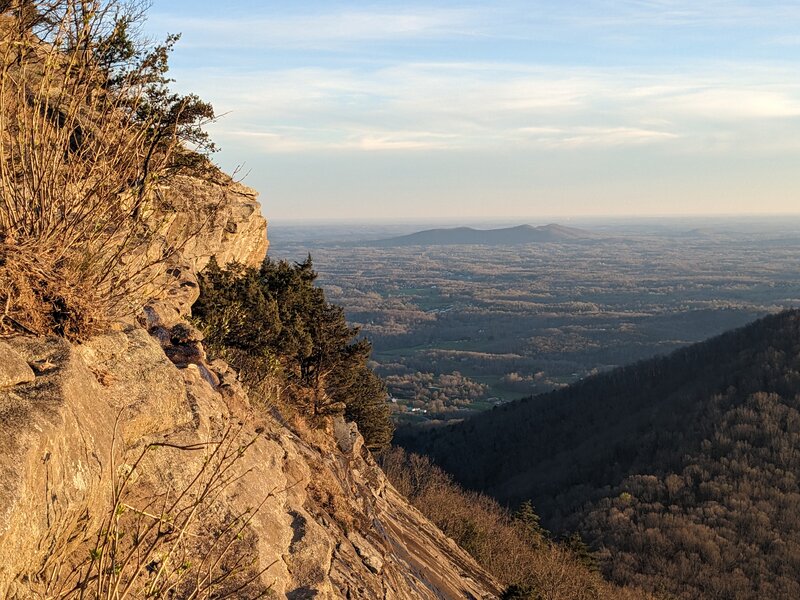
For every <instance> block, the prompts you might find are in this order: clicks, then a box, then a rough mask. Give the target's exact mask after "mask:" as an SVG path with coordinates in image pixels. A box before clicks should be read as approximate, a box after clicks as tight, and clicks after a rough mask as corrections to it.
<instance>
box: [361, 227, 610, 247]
mask: <svg viewBox="0 0 800 600" xmlns="http://www.w3.org/2000/svg"><path fill="white" fill-rule="evenodd" d="M592 239H595V235H594V234H592V233H591V232H589V231H584V230H583V229H575V228H574V227H564V226H563V225H556V224H555V223H551V224H550V225H540V226H538V227H535V226H533V225H518V226H517V227H505V228H502V229H473V228H472V227H454V228H449V229H426V230H425V231H418V232H416V233H411V234H409V235H401V236H398V237H392V238H387V239H383V240H375V241H372V242H367V244H366V245H369V246H378V247H393V246H448V245H485V246H514V245H518V244H536V243H545V242H549V243H553V242H562V243H563V242H583V241H588V240H592Z"/></svg>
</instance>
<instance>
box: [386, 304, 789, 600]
mask: <svg viewBox="0 0 800 600" xmlns="http://www.w3.org/2000/svg"><path fill="white" fill-rule="evenodd" d="M399 441H400V443H401V444H402V445H404V446H406V448H407V449H410V450H415V451H417V452H420V451H421V452H424V453H427V454H429V455H430V456H432V457H433V458H434V459H435V460H436V462H437V463H438V464H439V465H441V466H442V467H443V468H444V469H445V470H447V471H449V472H450V473H452V474H454V475H455V477H456V479H457V480H459V481H460V482H461V483H462V484H464V485H466V486H468V487H471V488H473V489H478V490H482V491H485V492H488V493H489V494H491V495H493V496H495V497H496V498H497V499H499V500H500V501H501V502H504V503H509V504H511V505H512V506H514V505H517V504H518V503H520V502H521V501H523V500H527V499H531V500H532V501H533V503H534V505H535V507H536V508H537V512H539V513H540V514H541V516H542V520H543V523H544V525H545V526H547V527H548V528H550V529H551V530H553V531H555V532H558V533H561V534H566V533H568V532H570V531H578V532H580V534H581V535H582V536H583V538H584V540H585V541H586V542H588V543H589V545H590V547H591V548H593V549H594V550H596V551H598V552H599V557H600V558H601V560H602V563H603V568H604V570H605V574H606V575H607V576H609V577H610V578H611V579H612V580H614V581H615V582H616V583H622V584H626V585H636V586H639V587H642V588H644V589H648V590H650V591H653V592H658V593H666V595H667V597H670V598H681V599H683V598H686V599H689V598H731V599H733V598H735V599H741V600H745V599H756V598H800V311H787V312H784V313H781V314H779V315H773V316H770V317H766V318H764V319H762V320H759V321H756V322H755V323H753V324H751V325H749V326H747V327H744V328H742V329H738V330H735V331H732V332H729V333H726V334H724V335H722V336H719V337H716V338H713V339H711V340H708V341H706V342H702V343H699V344H695V345H692V346H689V347H686V348H684V349H681V350H678V351H676V352H674V353H673V354H670V355H669V356H666V357H660V358H655V359H651V360H646V361H642V362H639V363H637V364H634V365H632V366H629V367H624V368H619V369H616V370H613V371H610V372H608V373H604V374H599V375H596V376H593V377H590V378H588V379H585V380H583V381H582V382H579V383H577V384H575V385H572V386H570V387H568V388H565V389H563V390H559V391H556V392H552V393H549V394H545V395H541V396H537V397H534V398H528V399H525V400H521V401H518V402H515V403H511V404H508V405H505V406H503V407H499V408H496V409H495V410H492V411H490V412H488V413H483V414H481V415H477V416H475V417H473V418H471V419H469V420H467V421H465V422H463V423H460V424H458V425H455V426H451V427H447V428H442V429H438V430H433V431H429V432H426V433H425V434H424V435H423V434H419V435H418V437H416V438H414V437H408V436H407V437H405V438H403V437H402V434H401V437H400V438H399Z"/></svg>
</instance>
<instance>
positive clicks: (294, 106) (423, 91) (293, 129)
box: [198, 63, 800, 152]
mask: <svg viewBox="0 0 800 600" xmlns="http://www.w3.org/2000/svg"><path fill="white" fill-rule="evenodd" d="M719 69H720V67H719V66H714V65H707V66H706V67H705V68H704V69H698V70H697V71H696V72H694V73H687V74H681V75H676V74H673V73H661V74H659V73H655V72H649V71H648V72H630V71H621V70H615V69H608V70H598V69H586V68H572V69H563V68H562V69H556V68H552V67H531V66H527V65H511V64H509V63H504V64H502V65H496V66H495V67H493V66H492V64H491V63H476V64H472V65H470V64H467V63H406V64H397V65H391V66H387V67H381V68H376V69H370V70H363V69H323V68H315V69H283V70H272V71H264V72H259V73H252V74H247V75H237V74H231V73H222V72H207V73H205V74H204V75H203V76H202V77H201V78H199V81H202V82H203V84H204V85H205V86H208V87H207V89H200V90H198V91H200V92H201V94H205V93H206V92H208V93H209V96H210V97H213V98H214V99H215V102H216V106H217V108H218V109H219V110H221V111H223V112H229V115H228V116H227V117H226V118H225V119H223V120H222V121H221V122H220V123H219V124H218V125H217V127H216V133H218V134H220V135H223V136H229V137H232V136H235V137H237V138H239V139H244V138H249V139H250V141H251V142H253V143H257V145H258V147H259V148H260V149H261V150H263V151H265V152H297V151H301V150H309V149H313V150H324V149H328V150H341V149H348V150H358V149H361V150H370V151H373V150H395V151H400V150H403V151H423V150H424V151H430V150H475V149H483V150H485V149H492V148H495V149H497V148H503V147H507V146H517V147H540V148H562V149H565V150H567V149H571V148H572V149H577V148H585V147H598V146H615V147H620V146H641V145H653V144H674V143H678V142H680V143H682V144H691V143H692V140H698V139H701V138H702V139H703V140H707V139H709V138H710V137H713V138H715V139H727V140H732V143H733V142H735V140H737V139H739V141H741V142H743V143H744V142H746V141H747V139H748V138H749V137H751V136H752V132H753V128H752V127H750V126H749V125H748V124H749V123H751V124H753V125H754V126H763V125H764V124H765V123H767V122H779V123H783V124H784V125H786V126H788V127H794V126H795V124H794V121H795V120H796V118H797V117H800V85H797V84H794V83H792V82H793V81H796V80H798V78H799V77H798V76H800V73H797V72H794V71H793V70H780V69H772V70H767V69H761V70H759V69H758V68H757V67H756V66H752V67H750V68H744V67H742V68H741V69H740V70H739V71H738V72H735V73H734V72H728V75H727V77H720V76H719V75H718V74H716V75H715V73H718V71H719ZM755 73H760V75H759V77H756V76H755V75H754V74H755ZM704 143H705V142H704ZM797 143H798V145H800V140H798V142H797Z"/></svg>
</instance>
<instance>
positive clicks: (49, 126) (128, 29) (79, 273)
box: [0, 0, 213, 338]
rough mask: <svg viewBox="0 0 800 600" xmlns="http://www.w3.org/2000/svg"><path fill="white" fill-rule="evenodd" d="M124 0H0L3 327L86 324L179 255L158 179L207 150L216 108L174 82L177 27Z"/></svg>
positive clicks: (61, 329)
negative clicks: (170, 28)
mask: <svg viewBox="0 0 800 600" xmlns="http://www.w3.org/2000/svg"><path fill="white" fill-rule="evenodd" d="M140 17H141V7H140V6H139V5H138V4H137V3H125V2H121V1H120V2H117V1H116V0H80V1H79V0H41V1H38V2H29V1H24V0H8V1H5V2H0V33H1V34H2V35H0V330H9V329H13V330H17V331H25V332H29V333H38V334H43V333H50V332H54V333H57V334H61V335H64V336H67V337H70V338H83V337H86V336H87V335H90V334H92V333H94V332H96V331H98V330H99V329H101V328H102V326H103V325H104V324H105V323H107V322H108V321H109V320H110V319H113V318H115V317H119V316H121V315H124V314H131V313H133V312H135V311H136V310H137V308H139V307H140V306H141V305H142V303H143V302H144V301H145V299H146V295H147V292H148V291H150V284H152V282H153V281H154V280H155V279H156V278H157V276H158V272H159V271H158V268H157V267H158V266H159V265H162V264H163V263H164V261H165V260H166V259H167V258H168V257H169V256H170V255H171V254H172V253H174V252H175V248H174V247H171V246H170V245H169V244H168V243H167V242H166V241H165V240H164V239H163V238H162V237H161V236H159V231H158V229H159V228H158V224H157V223H154V222H153V219H154V215H157V214H158V211H157V209H158V205H159V198H158V194H157V185H160V184H163V182H164V180H165V178H166V177H167V176H168V175H169V174H171V173H173V172H175V171H176V170H177V169H179V168H181V167H182V166H184V165H187V164H191V163H194V164H196V163H198V162H202V158H201V157H198V155H197V154H196V153H195V152H194V151H193V150H191V149H190V148H189V146H195V147H199V148H200V149H204V148H205V149H208V148H209V146H208V140H207V138H206V137H205V135H204V134H203V132H202V129H201V125H202V124H203V123H204V122H206V121H208V120H209V119H211V118H213V110H212V108H211V106H210V105H208V104H206V103H204V102H202V101H201V100H200V99H199V98H197V97H196V96H193V95H189V96H181V95H177V94H174V93H171V92H170V91H169V87H168V83H169V80H168V79H167V77H166V72H167V58H168V55H169V52H170V49H171V48H172V45H173V43H174V41H175V39H176V38H174V37H173V38H169V39H168V40H167V41H166V42H165V43H164V44H148V43H145V42H143V41H142V40H140V39H137V37H136V36H134V35H132V31H134V29H135V27H134V25H135V23H136V21H137V19H139V18H140Z"/></svg>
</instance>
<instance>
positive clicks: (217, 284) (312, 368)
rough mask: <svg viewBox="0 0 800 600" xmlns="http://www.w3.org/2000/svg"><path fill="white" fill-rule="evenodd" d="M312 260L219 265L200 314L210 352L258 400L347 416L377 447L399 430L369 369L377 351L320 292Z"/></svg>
mask: <svg viewBox="0 0 800 600" xmlns="http://www.w3.org/2000/svg"><path fill="white" fill-rule="evenodd" d="M316 276H317V275H316V273H315V272H314V270H313V266H312V262H311V258H310V257H309V258H308V259H307V260H305V261H303V262H302V263H295V264H290V263H288V262H286V261H279V262H274V261H271V260H270V259H267V260H266V261H264V263H263V265H262V266H261V268H260V269H254V268H250V267H244V266H242V265H238V264H232V265H229V266H227V267H226V268H224V269H223V268H220V267H219V266H218V265H217V263H216V261H212V262H211V263H210V264H209V265H208V267H207V268H206V270H205V271H204V272H203V273H202V274H201V277H200V298H199V299H198V301H197V302H196V303H195V305H194V307H193V313H194V316H195V318H196V320H197V323H198V325H199V326H200V327H201V329H202V330H203V331H204V333H205V336H206V344H207V347H208V348H209V349H210V350H211V352H212V353H213V354H215V355H216V356H219V357H222V358H224V359H225V360H226V361H228V362H229V363H230V364H231V365H232V366H233V367H234V368H236V369H237V370H238V371H239V372H240V374H241V376H242V378H243V380H244V381H245V383H246V384H247V385H248V386H249V387H250V389H251V390H253V391H254V392H255V395H258V396H262V397H266V398H272V399H274V400H280V399H284V400H285V401H286V402H288V404H289V405H290V406H291V407H293V408H295V409H298V410H299V411H300V413H301V414H302V415H304V416H307V417H310V418H314V417H318V416H322V415H326V414H335V413H342V412H343V413H344V414H345V416H346V418H347V419H348V420H352V421H355V422H356V423H357V424H358V428H359V431H360V432H361V434H362V435H363V436H364V440H365V442H366V444H367V446H368V447H370V448H382V447H385V446H387V445H388V444H389V442H390V441H391V438H392V433H393V431H394V427H393V425H392V422H391V420H390V418H389V407H388V405H387V398H388V397H387V393H386V388H385V386H384V385H383V382H382V381H381V380H380V378H378V376H377V375H375V374H374V373H373V372H372V371H371V370H370V369H369V368H368V367H367V359H368V358H369V354H370V350H371V346H370V344H369V342H367V341H366V340H363V339H357V335H358V329H357V328H354V327H349V326H348V325H347V322H346V321H345V317H344V311H343V310H342V309H341V308H340V307H338V306H335V305H333V304H330V303H329V302H327V300H326V299H325V293H324V292H323V290H322V288H320V287H317V286H315V285H314V280H315V279H316Z"/></svg>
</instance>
